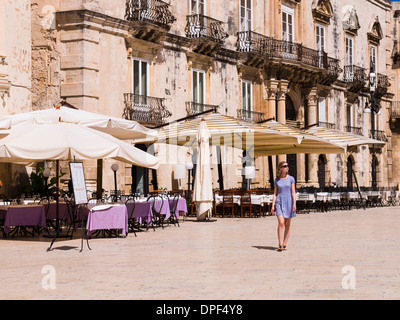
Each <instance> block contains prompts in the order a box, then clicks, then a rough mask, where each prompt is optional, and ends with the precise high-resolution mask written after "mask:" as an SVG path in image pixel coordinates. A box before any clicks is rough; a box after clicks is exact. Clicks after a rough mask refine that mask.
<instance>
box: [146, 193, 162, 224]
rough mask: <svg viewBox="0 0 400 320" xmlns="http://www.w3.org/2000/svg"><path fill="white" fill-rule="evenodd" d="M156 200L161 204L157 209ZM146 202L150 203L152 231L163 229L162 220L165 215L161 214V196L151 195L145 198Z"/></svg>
mask: <svg viewBox="0 0 400 320" xmlns="http://www.w3.org/2000/svg"><path fill="white" fill-rule="evenodd" d="M157 200H158V201H160V202H161V204H160V205H159V207H158V204H157ZM147 201H151V202H152V204H151V212H152V215H153V217H152V226H153V230H155V229H154V227H161V228H162V229H164V219H165V215H163V214H161V210H162V207H163V205H164V199H163V197H162V196H161V195H151V196H150V197H148V198H147Z"/></svg>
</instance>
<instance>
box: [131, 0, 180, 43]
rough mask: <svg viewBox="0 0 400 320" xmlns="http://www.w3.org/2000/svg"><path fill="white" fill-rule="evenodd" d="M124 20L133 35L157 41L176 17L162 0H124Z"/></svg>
mask: <svg viewBox="0 0 400 320" xmlns="http://www.w3.org/2000/svg"><path fill="white" fill-rule="evenodd" d="M125 20H127V21H129V22H130V23H131V28H130V32H131V34H132V36H133V37H135V38H138V39H141V40H146V41H151V42H156V43H157V42H159V41H160V39H161V38H162V37H163V36H164V35H165V34H166V33H167V32H168V31H169V29H170V28H171V24H172V23H173V22H174V21H175V20H176V19H175V17H174V16H173V15H172V13H171V12H170V10H169V4H168V3H166V2H164V1H161V0H151V1H147V0H146V1H144V0H126V9H125Z"/></svg>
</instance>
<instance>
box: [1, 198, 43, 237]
mask: <svg viewBox="0 0 400 320" xmlns="http://www.w3.org/2000/svg"><path fill="white" fill-rule="evenodd" d="M13 226H42V227H44V228H46V216H45V213H44V207H43V206H41V205H29V206H8V207H7V213H6V216H5V221H4V232H5V233H10V231H11V227H13Z"/></svg>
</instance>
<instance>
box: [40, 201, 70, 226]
mask: <svg viewBox="0 0 400 320" xmlns="http://www.w3.org/2000/svg"><path fill="white" fill-rule="evenodd" d="M58 205H59V207H58V218H59V219H60V220H61V219H67V220H68V222H69V223H70V222H71V217H70V216H69V214H68V206H67V204H66V203H65V202H59V204H58ZM46 206H49V210H48V211H47V214H46V219H49V220H56V219H57V203H50V205H47V204H46V205H45V207H46Z"/></svg>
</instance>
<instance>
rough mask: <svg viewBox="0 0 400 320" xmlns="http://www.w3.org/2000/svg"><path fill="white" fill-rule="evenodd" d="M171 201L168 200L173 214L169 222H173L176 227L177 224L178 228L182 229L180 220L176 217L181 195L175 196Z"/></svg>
mask: <svg viewBox="0 0 400 320" xmlns="http://www.w3.org/2000/svg"><path fill="white" fill-rule="evenodd" d="M170 200H171V201H170ZM170 200H168V201H170V202H169V207H170V213H171V215H170V217H169V221H170V222H172V223H173V224H174V226H175V225H176V224H178V227H180V226H179V221H178V218H177V217H176V209H177V207H178V201H179V194H175V196H174V197H173V198H172V199H170ZM178 215H179V213H178Z"/></svg>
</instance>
